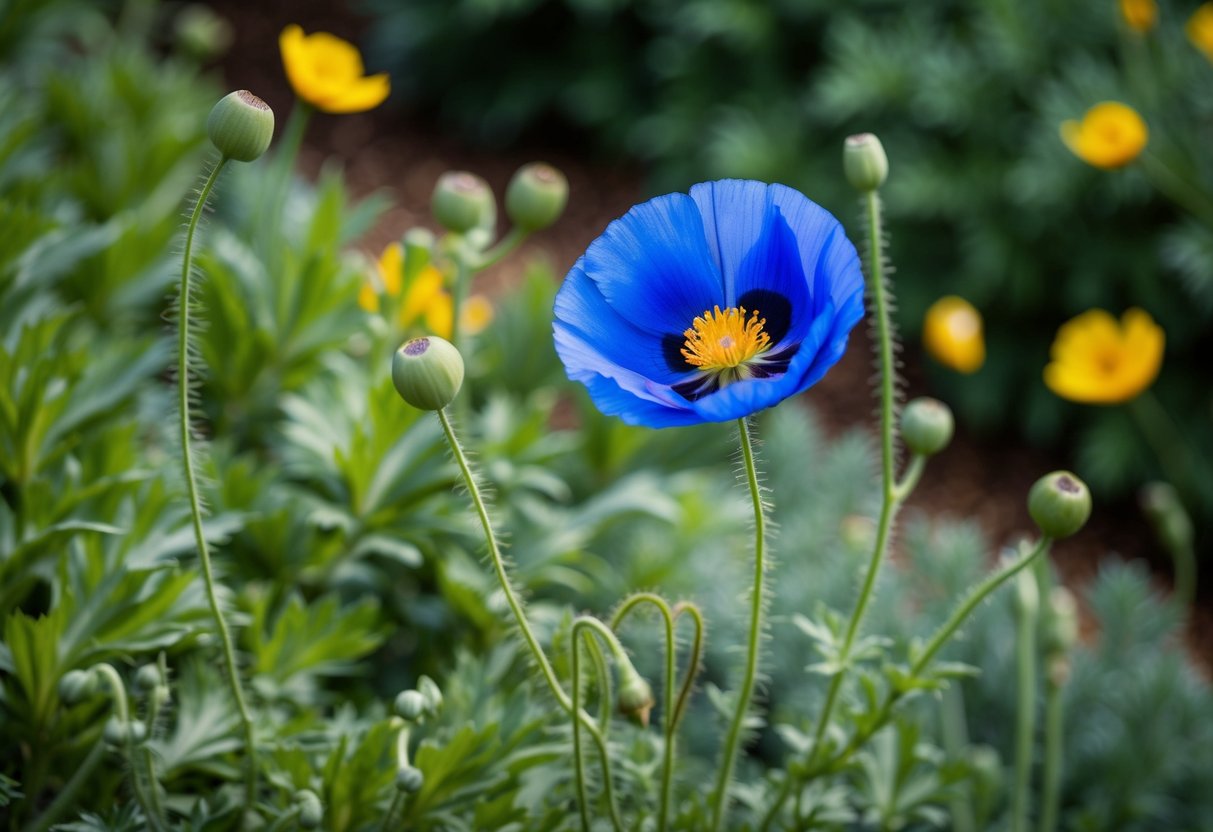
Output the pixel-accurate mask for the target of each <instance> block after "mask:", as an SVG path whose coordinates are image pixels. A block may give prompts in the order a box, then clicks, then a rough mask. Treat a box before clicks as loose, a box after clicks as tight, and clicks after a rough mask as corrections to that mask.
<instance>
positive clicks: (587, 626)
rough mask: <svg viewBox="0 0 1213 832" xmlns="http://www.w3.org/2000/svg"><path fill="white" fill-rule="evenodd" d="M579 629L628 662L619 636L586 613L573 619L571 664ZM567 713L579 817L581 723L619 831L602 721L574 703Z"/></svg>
mask: <svg viewBox="0 0 1213 832" xmlns="http://www.w3.org/2000/svg"><path fill="white" fill-rule="evenodd" d="M583 632H584V635H585V641H586V643H587V644H593V645H594V647H595V648H597V646H598V645H597V643H596V642H594V640H593V638H594V634H597V635H598V637H599V638H601V639H602V640H603V641H605V642H606V643H607V646H608V647H609V648H610V649H611V653H612V655H614V656H615V659H616V661H618V662H620V663H623V662H627V663H628V664H631V660H630V659H629V658H628V656H627V653H625V652H624V649H623V645H622V644H620V643H619V639H618V638H617V637H616V636H615V633H614V632H612V631H611V629H610V628H609V627H607V625H606V624H604V623H603V622H601V621H599V620H598V619H597V618H594V617H592V616H588V615H587V616H581V617H579V618H577V620H576V621H574V622H573V629H572V634H571V637H570V638H571V641H572V642H573V662H574V663H576V662H577V661H578V655H577V654H578V653H579V652H580V651H578V649H577V645H578V644H579V643H580V639H581V636H582V634H583ZM606 678H607V676H606V675H605V674H604V677H603V679H602V680H600V684H601V685H602V686H603V687H604V689H605V686H606V685H607V684H609V683H607V682H606V681H605V679H606ZM580 681H581V680H580V678H579V677H578V676H574V677H573V700H572V701H573V702H579V700H580V697H581V690H580ZM571 713H572V714H574V715H576V717H575V718H574V719H573V756H574V760H575V764H576V766H575V767H576V769H577V771H576V776H577V779H578V783H577V788H578V795H579V797H580V798H581V810H582V816H583V819H585V818H587V816H586V812H588V806H589V803H588V799H587V797H586V791H585V771H584V768H583V764H582V761H581V739H580V729H581V726H582V725H583V724H584V727H585V729H586V730H587V731H589V733H590V736H591V737H593V739H594V742H595V744H596V745H597V746H598V756H599V762H600V763H601V765H602V790H603V793H604V794H605V795H606V799H607V811H608V812H610V815H611V823H612V824H613V825H614V827H615V829H617V830H622V829H623V819H622V818H621V817H620V815H619V806H618V805H617V801H616V799H615V785H614V784H615V778H614V775H613V774H612V773H611V756H610V753H609V752H608V748H607V744H606V733H605V730H606V725H607V723H605V722H604V723H603V724H602V726H597V725H594V724H593V723H592V722H590V721H589V720H588V719H586V718H583V716H584V714H585V711H583V710H582V709H581V707H580V705H575V706H574V707H573V710H572V711H571ZM586 828H587V829H588V828H589V827H588V826H587V827H586Z"/></svg>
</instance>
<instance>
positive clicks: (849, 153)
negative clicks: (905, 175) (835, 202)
mask: <svg viewBox="0 0 1213 832" xmlns="http://www.w3.org/2000/svg"><path fill="white" fill-rule="evenodd" d="M842 168H843V171H844V172H845V173H846V176H847V181H848V182H850V183H851V187H852V188H855V189H856V190H859V191H864V192H867V191H874V190H876V189H877V188H879V187H880V186H881V185H883V184H884V181H885V179H887V178H888V176H889V157H888V156H886V155H885V152H884V145H882V144H881V143H880V139H878V138H876V136H874V135H873V134H871V133H860V134H858V135H855V136H848V137H847V140H846V141H845V142H844V143H843V148H842Z"/></svg>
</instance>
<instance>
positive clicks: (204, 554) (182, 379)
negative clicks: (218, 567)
mask: <svg viewBox="0 0 1213 832" xmlns="http://www.w3.org/2000/svg"><path fill="white" fill-rule="evenodd" d="M226 162H227V159H226V158H223V159H220V160H219V163H218V164H216V165H215V168H214V170H212V171H211V174H210V176H208V177H207V179H206V183H205V184H204V185H203V186H202V192H201V193H200V194H199V195H198V201H197V202H196V203H195V205H194V210H193V213H191V214H190V220H189V225H188V227H187V229H186V232H185V252H184V254H183V256H182V265H181V289H180V293H179V295H178V299H177V303H178V310H177V407H178V415H179V419H180V422H179V425H178V427H179V428H180V431H181V461H182V466H183V468H184V469H185V486H186V491H187V492H188V495H189V502H190V516H191V518H192V520H193V527H194V542H195V544H196V545H197V547H198V557H199V559H200V560H201V561H202V577H203V580H204V582H205V583H206V599H207V602H208V603H209V604H210V608H211V615H212V616H213V617H214V619H215V628H216V629H217V630H218V632H219V643H220V646H221V647H222V648H223V659H224V663H225V665H226V666H227V678H228V683H229V684H230V685H231V689H232V699H233V700H234V701H235V703H236V710H237V711H238V712H239V714H240V725H241V727H242V728H243V730H244V751H245V757H246V759H247V769H248V771H247V773H246V775H245V780H244V805H245V810H246V811H252V810H253V807H254V806H255V804H256V801H257V774H258V769H257V742H256V737H255V736H254V733H253V720H252V718H251V717H250V716H249V709H248V704H247V703H246V702H245V699H244V689H243V688H242V687H241V685H240V675H239V673H238V671H237V669H236V651H235V649H234V648H233V647H232V635H231V633H230V632H229V631H228V627H227V621H226V620H224V618H223V610H222V609H220V607H219V596H218V595H217V594H216V591H215V575H214V570H213V569H212V567H211V554H210V549H209V547H208V545H207V542H206V532H205V531H204V530H203V528H202V500H201V498H200V497H199V495H198V480H197V475H196V474H195V472H194V454H193V450H192V444H191V443H192V441H193V433H192V427H191V422H190V294H191V293H190V279H191V276H192V265H193V264H192V256H193V250H194V234H195V233H196V232H197V230H198V220H199V219H200V218H201V217H202V211H203V209H204V208H205V207H206V201H207V199H208V198H209V197H210V195H211V191H212V190H213V189H214V187H215V182H216V180H218V178H219V174H220V172H221V171H222V170H223V166H224V164H226Z"/></svg>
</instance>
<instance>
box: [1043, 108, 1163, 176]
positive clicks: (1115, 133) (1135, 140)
mask: <svg viewBox="0 0 1213 832" xmlns="http://www.w3.org/2000/svg"><path fill="white" fill-rule="evenodd" d="M1061 139H1062V141H1064V142H1065V143H1066V146H1067V147H1069V148H1070V150H1071V151H1073V152H1074V155H1075V156H1077V157H1078V158H1080V159H1082V160H1083V161H1084V162H1086V163H1087V164H1088V165H1093V166H1094V167H1097V168H1104V169H1105V170H1108V169H1111V168H1119V167H1123V166H1125V165H1127V164H1129V162H1132V161H1133V160H1134V159H1136V158H1137V157H1138V156H1139V155H1141V152H1142V150H1144V149H1145V147H1146V141H1147V140H1148V139H1149V130H1147V129H1146V123H1145V122H1144V121H1142V118H1141V116H1139V115H1138V114H1137V111H1136V110H1134V109H1133V108H1132V107H1129V106H1127V105H1125V104H1121V103H1119V102H1117V101H1104V102H1103V103H1101V104H1096V105H1095V106H1094V107H1092V108H1091V109H1089V110H1087V114H1086V115H1084V116H1083V117H1082V121H1074V120H1069V121H1064V122H1062V124H1061Z"/></svg>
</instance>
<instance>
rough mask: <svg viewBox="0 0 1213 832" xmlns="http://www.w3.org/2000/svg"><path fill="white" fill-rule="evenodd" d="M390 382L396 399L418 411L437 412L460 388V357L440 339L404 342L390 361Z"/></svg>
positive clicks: (423, 338)
mask: <svg viewBox="0 0 1213 832" xmlns="http://www.w3.org/2000/svg"><path fill="white" fill-rule="evenodd" d="M392 382H393V383H394V384H395V385H396V392H397V393H399V394H400V398H402V399H404V400H405V401H406V402H408V403H409V404H411V405H412V406H413V407H415V408H417V409H419V410H441V409H442V408H444V407H446V406H447V405H448V404H450V403H451V402H452V401H453V400H454V398H455V396H456V395H458V393H459V388H460V387H461V386H462V385H463V356H461V355H460V354H459V350H457V349H455V347H454V346H453V345H452V344H451V342H450V341H447V340H445V339H443V338H439V337H438V336H436V335H429V336H426V337H422V338H414V339H413V340H411V341H407V342H405V343H404V344H403V345H401V347H400V349H398V350H396V354H395V355H394V356H393V357H392Z"/></svg>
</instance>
